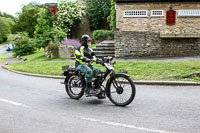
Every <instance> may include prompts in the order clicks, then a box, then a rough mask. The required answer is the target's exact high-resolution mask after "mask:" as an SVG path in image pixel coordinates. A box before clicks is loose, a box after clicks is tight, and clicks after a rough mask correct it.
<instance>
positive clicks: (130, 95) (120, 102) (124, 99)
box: [109, 74, 136, 106]
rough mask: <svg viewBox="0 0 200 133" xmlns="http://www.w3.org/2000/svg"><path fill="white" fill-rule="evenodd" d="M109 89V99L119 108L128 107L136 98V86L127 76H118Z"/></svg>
mask: <svg viewBox="0 0 200 133" xmlns="http://www.w3.org/2000/svg"><path fill="white" fill-rule="evenodd" d="M109 88H110V89H109V99H110V101H111V102H112V103H113V104H115V105H117V106H126V105H128V104H130V103H131V102H132V101H133V99H134V98H135V93H136V90H135V85H134V83H133V81H132V79H131V78H130V77H129V76H127V75H124V74H116V75H115V76H114V79H113V80H112V81H111V84H110V86H109Z"/></svg>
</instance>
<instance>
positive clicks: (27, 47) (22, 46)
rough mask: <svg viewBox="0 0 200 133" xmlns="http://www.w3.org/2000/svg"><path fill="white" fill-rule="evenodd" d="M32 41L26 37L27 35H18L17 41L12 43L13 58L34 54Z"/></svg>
mask: <svg viewBox="0 0 200 133" xmlns="http://www.w3.org/2000/svg"><path fill="white" fill-rule="evenodd" d="M35 50H36V49H35V48H34V40H33V39H31V38H29V37H28V34H27V33H25V32H23V33H19V34H18V37H17V39H16V40H15V41H14V49H13V53H14V54H13V56H15V57H16V56H18V55H20V56H23V55H29V54H32V53H34V51H35Z"/></svg>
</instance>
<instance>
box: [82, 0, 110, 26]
mask: <svg viewBox="0 0 200 133" xmlns="http://www.w3.org/2000/svg"><path fill="white" fill-rule="evenodd" d="M86 2H87V5H88V7H87V17H88V19H89V21H90V27H91V29H99V28H100V27H101V25H102V23H103V22H104V21H105V20H106V18H107V17H108V16H109V15H110V8H111V0H87V1H86Z"/></svg>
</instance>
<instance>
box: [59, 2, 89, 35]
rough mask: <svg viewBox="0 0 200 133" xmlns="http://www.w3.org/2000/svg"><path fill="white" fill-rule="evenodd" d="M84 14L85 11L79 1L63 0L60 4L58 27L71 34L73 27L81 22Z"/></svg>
mask: <svg viewBox="0 0 200 133" xmlns="http://www.w3.org/2000/svg"><path fill="white" fill-rule="evenodd" d="M84 15H85V11H84V9H83V7H82V6H81V5H79V4H78V3H74V2H61V3H59V4H58V12H57V21H56V28H57V29H59V30H63V31H64V32H65V33H67V35H69V34H70V32H71V28H72V27H73V26H75V25H77V24H78V23H80V21H81V19H82V18H83V17H84Z"/></svg>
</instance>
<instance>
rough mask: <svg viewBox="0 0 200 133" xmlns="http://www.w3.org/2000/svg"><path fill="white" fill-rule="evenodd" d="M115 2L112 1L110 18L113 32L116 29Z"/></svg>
mask: <svg viewBox="0 0 200 133" xmlns="http://www.w3.org/2000/svg"><path fill="white" fill-rule="evenodd" d="M115 4H116V2H115V0H111V8H110V16H108V21H109V22H110V24H109V26H110V29H111V30H113V31H114V30H115V28H116V10H115Z"/></svg>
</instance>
